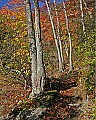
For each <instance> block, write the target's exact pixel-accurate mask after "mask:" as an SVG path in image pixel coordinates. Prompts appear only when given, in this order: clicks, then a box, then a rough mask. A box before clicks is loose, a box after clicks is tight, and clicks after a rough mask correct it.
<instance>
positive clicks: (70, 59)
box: [63, 2, 72, 71]
mask: <svg viewBox="0 0 96 120" xmlns="http://www.w3.org/2000/svg"><path fill="white" fill-rule="evenodd" d="M63 7H64V13H65V18H66V28H67V31H68V37H69V44H70V58H69V62H70V68H69V71H72V43H71V42H72V41H71V34H70V30H69V23H68V17H67V12H66V6H65V2H63Z"/></svg>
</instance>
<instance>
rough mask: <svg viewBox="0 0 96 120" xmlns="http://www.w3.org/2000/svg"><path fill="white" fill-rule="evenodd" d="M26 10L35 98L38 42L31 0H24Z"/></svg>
mask: <svg viewBox="0 0 96 120" xmlns="http://www.w3.org/2000/svg"><path fill="white" fill-rule="evenodd" d="M24 2H25V8H26V19H27V30H28V38H29V43H30V58H31V71H32V76H31V81H32V93H31V95H32V96H34V95H35V94H36V93H37V91H36V80H37V60H36V59H37V58H36V56H37V55H36V42H35V31H34V27H33V20H32V14H31V6H30V1H29V0H24Z"/></svg>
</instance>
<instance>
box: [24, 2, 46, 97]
mask: <svg viewBox="0 0 96 120" xmlns="http://www.w3.org/2000/svg"><path fill="white" fill-rule="evenodd" d="M24 2H25V6H26V7H25V8H26V18H27V29H28V38H29V42H30V58H31V71H32V76H31V81H32V92H31V94H30V97H32V96H35V95H38V94H40V93H41V92H43V87H44V82H45V71H44V64H43V51H42V43H41V28H40V13H39V6H38V0H34V8H35V25H36V30H34V27H33V21H32V12H31V4H30V0H24Z"/></svg>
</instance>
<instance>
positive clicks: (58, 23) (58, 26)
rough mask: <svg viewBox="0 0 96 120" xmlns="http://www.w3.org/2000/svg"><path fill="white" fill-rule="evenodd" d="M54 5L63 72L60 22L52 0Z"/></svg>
mask: <svg viewBox="0 0 96 120" xmlns="http://www.w3.org/2000/svg"><path fill="white" fill-rule="evenodd" d="M54 5H55V12H56V18H57V38H58V40H59V47H60V56H61V60H62V68H63V70H64V57H63V50H62V42H61V37H60V20H59V15H58V11H57V7H56V0H54Z"/></svg>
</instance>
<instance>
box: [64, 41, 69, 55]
mask: <svg viewBox="0 0 96 120" xmlns="http://www.w3.org/2000/svg"><path fill="white" fill-rule="evenodd" d="M64 47H65V52H66V56H67V57H68V47H67V43H66V41H65V40H64Z"/></svg>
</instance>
